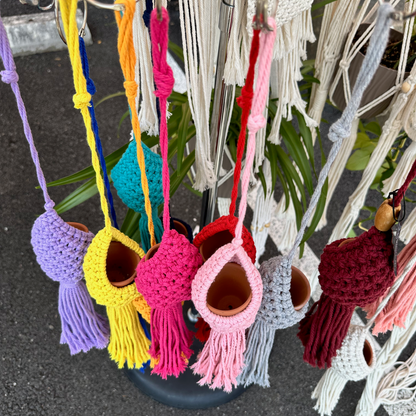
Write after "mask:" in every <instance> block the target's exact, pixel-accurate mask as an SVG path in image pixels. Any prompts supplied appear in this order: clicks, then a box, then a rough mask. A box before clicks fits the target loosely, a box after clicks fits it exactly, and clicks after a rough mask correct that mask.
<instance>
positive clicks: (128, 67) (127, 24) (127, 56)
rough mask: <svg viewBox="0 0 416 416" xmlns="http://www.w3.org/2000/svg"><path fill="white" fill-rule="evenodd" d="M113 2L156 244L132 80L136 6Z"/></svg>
mask: <svg viewBox="0 0 416 416" xmlns="http://www.w3.org/2000/svg"><path fill="white" fill-rule="evenodd" d="M115 3H117V4H122V5H124V12H123V17H121V13H120V12H118V11H116V12H115V17H116V22H117V25H118V29H119V36H118V40H117V47H118V53H119V55H120V66H121V69H122V71H123V74H124V79H125V82H124V88H125V90H126V95H127V100H128V103H129V106H130V109H131V122H132V126H133V133H134V137H135V139H136V147H137V161H138V163H139V167H140V173H141V185H142V189H143V194H144V204H145V211H146V215H147V219H148V223H147V224H148V228H149V234H150V244H151V246H154V245H155V244H156V239H155V227H154V225H153V219H152V205H151V203H150V197H149V185H148V182H147V176H146V165H145V160H144V153H143V148H142V141H141V131H140V122H139V117H138V116H137V108H136V96H137V88H138V86H137V83H136V81H135V80H134V76H135V65H136V53H135V51H134V43H133V17H134V11H135V8H136V1H135V0H117V1H116V2H115Z"/></svg>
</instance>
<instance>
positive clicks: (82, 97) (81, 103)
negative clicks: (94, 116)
mask: <svg viewBox="0 0 416 416" xmlns="http://www.w3.org/2000/svg"><path fill="white" fill-rule="evenodd" d="M73 101H74V107H75V108H78V109H79V110H82V109H83V108H86V107H89V106H91V103H90V102H91V94H90V93H88V92H80V93H78V94H75V95H74V97H73Z"/></svg>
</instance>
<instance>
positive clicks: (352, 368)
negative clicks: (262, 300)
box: [312, 325, 376, 415]
mask: <svg viewBox="0 0 416 416" xmlns="http://www.w3.org/2000/svg"><path fill="white" fill-rule="evenodd" d="M375 367H376V354H375V345H374V341H373V337H372V336H371V335H370V334H369V332H368V329H367V328H366V327H363V326H359V325H351V326H350V327H349V329H348V334H347V336H346V337H345V339H344V341H343V342H342V347H341V348H340V349H339V350H338V351H337V355H336V356H335V357H334V358H333V360H332V367H331V368H329V369H328V370H326V372H325V374H324V375H323V377H322V378H321V380H320V381H319V383H318V385H317V386H316V388H315V390H314V392H313V393H312V399H318V401H317V403H316V406H315V410H317V411H318V412H319V413H320V414H327V415H330V414H331V413H332V411H333V410H334V408H335V406H336V405H337V403H338V400H339V397H340V395H341V393H342V390H343V389H344V387H345V385H346V384H347V382H348V381H359V380H362V379H364V378H366V377H367V376H368V375H369V374H370V373H371V372H372V371H373V370H374V369H375Z"/></svg>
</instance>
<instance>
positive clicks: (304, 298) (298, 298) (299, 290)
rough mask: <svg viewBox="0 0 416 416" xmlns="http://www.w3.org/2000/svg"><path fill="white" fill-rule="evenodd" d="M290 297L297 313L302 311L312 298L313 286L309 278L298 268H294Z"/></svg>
mask: <svg viewBox="0 0 416 416" xmlns="http://www.w3.org/2000/svg"><path fill="white" fill-rule="evenodd" d="M290 296H291V297H292V303H293V307H294V308H295V311H300V310H301V309H302V308H303V307H304V306H305V305H306V304H307V303H308V302H309V299H310V297H311V285H310V284H309V280H308V278H307V277H306V276H305V275H304V274H303V273H302V272H301V271H300V270H299V269H298V268H297V267H294V266H292V280H291V283H290Z"/></svg>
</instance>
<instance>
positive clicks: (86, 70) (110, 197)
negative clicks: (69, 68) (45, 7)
mask: <svg viewBox="0 0 416 416" xmlns="http://www.w3.org/2000/svg"><path fill="white" fill-rule="evenodd" d="M79 53H80V55H81V63H82V72H83V74H84V77H85V79H86V81H87V91H88V93H89V94H91V96H93V95H94V94H95V92H96V89H95V85H94V82H93V80H92V79H91V78H90V68H89V64H88V55H87V51H86V49H85V42H84V38H83V37H82V36H79ZM88 111H89V112H90V117H91V123H92V129H93V131H94V137H95V145H96V148H97V152H98V157H99V158H100V163H101V169H102V170H103V176H104V184H105V189H106V194H107V201H108V203H109V205H110V213H111V219H112V221H113V226H114V227H116V228H117V229H119V226H118V224H117V217H116V211H115V209H114V202H113V195H112V193H111V188H110V180H109V179H108V174H107V165H106V163H105V158H104V154H103V147H102V145H101V139H100V135H99V131H98V123H97V119H96V117H95V109H94V102H93V100H92V97H91V101H90V105H89V107H88Z"/></svg>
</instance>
